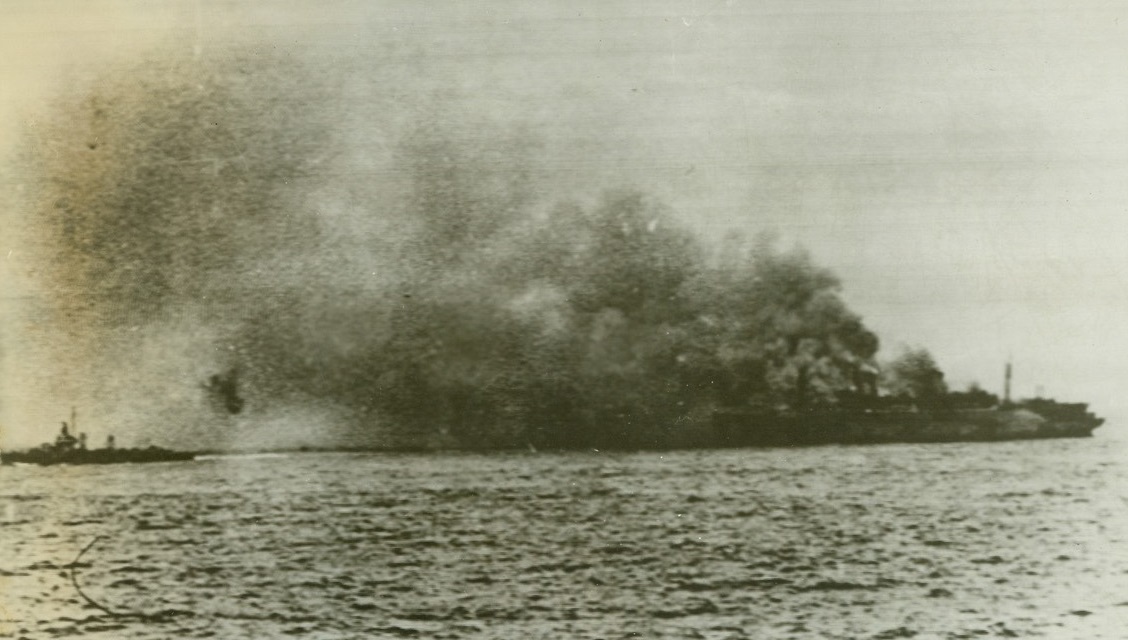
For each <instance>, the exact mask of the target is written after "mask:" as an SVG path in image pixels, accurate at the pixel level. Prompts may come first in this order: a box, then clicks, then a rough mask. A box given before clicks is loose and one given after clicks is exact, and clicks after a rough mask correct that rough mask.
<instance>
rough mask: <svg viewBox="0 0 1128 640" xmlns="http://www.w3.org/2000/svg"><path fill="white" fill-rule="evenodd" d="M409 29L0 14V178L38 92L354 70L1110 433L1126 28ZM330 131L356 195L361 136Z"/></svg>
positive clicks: (529, 21) (492, 23)
mask: <svg viewBox="0 0 1128 640" xmlns="http://www.w3.org/2000/svg"><path fill="white" fill-rule="evenodd" d="M435 5H437V3H419V2H328V3H325V2H317V3H314V2H309V3H298V2H260V1H253V2H252V1H250V0H228V1H219V0H215V1H200V2H179V3H151V2H141V1H121V2H107V1H103V0H98V1H93V2H85V1H83V2H79V1H58V0H57V1H54V2H51V1H46V2H45V1H42V0H37V1H34V2H33V1H30V0H29V1H26V2H20V1H12V0H3V1H2V2H0V15H2V16H3V17H2V18H0V151H4V152H7V151H9V150H10V148H11V143H12V141H13V140H14V139H15V136H16V135H17V134H18V132H19V131H20V130H21V129H22V128H25V127H34V126H36V119H37V117H40V115H41V113H42V104H43V101H45V100H48V99H49V98H50V96H51V95H52V94H53V92H55V91H57V90H59V88H60V87H61V86H65V84H66V83H69V82H71V81H72V80H73V79H74V78H76V77H84V74H89V73H90V72H91V71H92V70H96V69H98V68H99V66H100V65H101V64H103V63H104V61H107V60H111V59H121V58H128V57H129V56H131V55H141V54H142V52H144V51H145V50H146V49H147V48H149V47H152V46H155V45H157V44H160V45H162V46H174V47H181V48H184V49H186V50H197V51H199V50H203V49H206V48H209V47H214V46H222V44H223V42H224V41H226V40H228V39H232V38H236V37H245V36H246V35H247V34H252V35H253V36H254V37H255V38H258V39H260V41H261V42H262V43H263V46H270V47H273V48H276V49H281V50H286V49H288V48H295V49H297V48H301V49H302V50H303V51H310V52H313V53H311V54H309V55H313V56H314V57H315V58H316V60H315V62H314V63H315V64H321V65H325V68H326V69H327V70H328V69H333V70H335V71H336V72H342V71H341V70H342V69H344V70H346V71H347V73H356V74H364V73H365V67H364V65H357V64H356V63H355V61H356V60H367V61H373V60H380V61H381V62H380V64H382V65H387V66H391V67H401V68H402V69H405V70H408V71H405V72H406V73H411V74H413V75H416V76H420V77H422V78H424V79H426V78H433V79H434V83H435V88H436V90H437V91H439V90H442V89H443V86H444V85H451V84H454V85H455V87H454V88H455V89H456V90H457V91H459V92H461V93H462V94H463V95H465V96H471V98H470V99H471V100H472V101H473V103H474V109H475V110H476V111H478V112H483V113H490V114H493V117H494V118H495V119H497V120H500V121H505V120H507V119H510V118H512V119H515V120H520V121H523V122H531V123H534V124H536V125H537V128H538V130H537V131H535V133H536V135H538V136H541V137H542V138H543V139H544V141H545V142H544V149H545V153H544V157H543V159H542V160H541V162H542V163H543V165H544V170H546V171H548V172H551V173H553V174H556V175H557V176H559V180H558V184H561V185H565V186H567V185H568V183H569V180H571V181H572V182H574V183H575V185H574V186H575V190H576V191H577V192H580V195H581V197H586V196H587V195H590V194H594V193H595V192H597V190H598V188H601V187H604V186H613V185H616V184H621V183H627V184H633V185H635V186H638V187H639V188H642V189H645V190H647V191H651V192H654V193H656V194H657V195H659V196H660V197H661V198H662V199H664V200H665V201H666V202H668V203H669V204H670V205H672V206H673V207H674V208H675V209H676V210H677V211H678V212H679V214H680V215H681V216H682V217H684V218H685V219H687V220H688V221H689V222H690V223H691V224H692V225H693V226H694V227H696V228H698V229H700V230H701V231H702V232H703V233H707V234H713V235H720V234H721V233H723V232H724V231H725V230H727V229H730V228H733V227H736V228H743V229H749V230H752V231H760V230H775V231H776V232H778V233H779V234H780V235H781V236H782V237H783V238H784V239H785V241H787V242H792V241H794V242H798V243H800V244H802V245H804V246H806V247H807V248H808V249H810V251H811V253H812V254H813V255H814V257H815V259H816V261H817V262H819V263H821V264H824V265H826V266H828V267H830V268H832V269H833V270H834V271H835V272H836V273H838V274H839V275H840V276H841V278H842V280H843V283H844V287H845V297H846V299H847V300H848V301H849V302H850V304H851V305H852V306H853V307H854V308H855V309H856V310H857V311H858V312H860V313H861V314H862V315H863V316H864V318H865V320H866V322H867V323H868V324H869V325H870V326H871V327H872V328H873V329H874V330H876V331H877V332H878V334H879V335H880V336H881V337H882V339H883V344H884V345H885V346H886V352H889V351H890V350H893V349H895V347H896V346H897V345H898V344H901V343H909V344H914V345H923V346H927V347H928V348H930V349H931V350H932V352H933V353H934V354H935V356H936V357H937V359H938V360H939V362H940V363H941V365H942V366H943V367H944V369H945V370H946V371H947V372H948V377H949V380H950V381H951V382H952V383H953V384H954V385H956V386H962V385H963V384H966V383H967V382H969V381H972V380H978V381H980V382H981V383H983V384H984V386H986V387H987V388H989V389H993V390H996V391H998V390H1000V387H1001V377H1002V376H1001V373H1002V368H1003V363H1004V361H1005V360H1006V358H1007V357H1008V354H1010V355H1011V356H1012V357H1013V360H1014V363H1015V367H1016V383H1015V387H1016V390H1017V392H1018V394H1019V395H1032V394H1033V393H1034V392H1035V389H1036V386H1037V385H1041V386H1043V387H1044V389H1045V392H1046V393H1047V394H1049V395H1054V396H1057V397H1059V398H1063V399H1077V400H1088V401H1090V402H1092V403H1093V404H1094V405H1095V408H1096V409H1097V410H1098V411H1100V412H1101V413H1104V414H1110V413H1112V414H1115V413H1117V412H1120V413H1121V414H1123V415H1128V403H1125V402H1124V401H1123V400H1121V399H1120V396H1121V393H1119V392H1120V391H1121V389H1122V388H1123V387H1124V385H1125V384H1128V363H1126V360H1128V358H1126V357H1125V356H1126V355H1128V333H1126V332H1124V331H1122V330H1121V323H1122V322H1124V321H1126V320H1128V275H1126V274H1128V251H1125V249H1124V246H1125V243H1126V240H1128V180H1126V177H1128V65H1125V60H1128V3H1126V2H1123V1H1120V2H1116V1H1111V0H1109V1H1100V0H1094V1H1085V0H1081V1H1077V0H1071V1H1066V0H1061V1H1055V2H992V1H980V0H976V1H974V2H946V3H936V2H924V1H919V2H913V1H906V2H888V1H885V0H873V1H849V2H848V1H845V0H840V1H835V0H816V1H808V2H794V1H765V2H741V1H737V0H724V1H721V2H596V3H564V2H560V3H548V2H523V3H515V2H514V3H507V2H488V1H481V2H467V3H460V4H457V5H451V6H447V7H440V6H435ZM424 7H425V8H424ZM388 52H391V53H388ZM391 77H394V74H393V76H391ZM389 91H394V87H389ZM353 97H354V98H355V97H356V96H353ZM348 99H350V98H349V96H348V95H347V94H345V95H343V96H342V100H348ZM350 126H352V125H350ZM355 126H356V129H357V130H356V132H355V136H353V139H354V142H353V145H352V147H351V149H350V150H349V153H348V154H347V155H346V157H345V158H344V160H342V162H345V163H351V164H352V169H351V170H354V171H363V170H365V168H366V167H367V166H368V165H367V164H366V158H367V157H368V155H369V153H368V152H369V151H373V150H372V149H369V148H367V147H366V145H375V144H378V137H377V136H374V135H371V133H370V132H367V131H365V129H364V125H363V123H356V124H355ZM0 162H3V164H0V169H3V174H2V176H3V177H2V178H0V180H3V184H4V188H6V189H10V188H14V183H16V182H18V179H17V178H16V177H13V176H16V174H17V173H18V171H17V169H18V168H17V167H14V166H12V164H11V160H9V159H8V158H6V157H5V158H4V159H3V160H2V161H0ZM10 244H11V243H10V242H8V241H7V240H6V239H5V238H4V236H3V233H2V232H0V245H3V246H0V260H3V261H5V263H6V264H5V266H6V268H7V269H8V271H0V276H5V277H6V279H5V281H4V285H5V286H6V287H7V289H8V292H9V293H8V295H7V296H6V300H5V301H4V302H5V303H8V304H10V303H11V302H12V297H13V296H14V295H16V294H13V293H11V292H13V291H16V287H17V284H18V283H17V282H16V281H15V279H14V276H12V273H15V272H17V271H19V269H20V268H21V265H20V255H21V253H20V252H21V247H19V246H9V245H10ZM11 340H15V341H17V342H18V340H19V336H18V335H17V336H14V337H12V336H10V337H9V341H11ZM8 350H9V351H13V347H12V346H11V342H9V347H8ZM24 366H29V365H28V363H20V362H19V361H18V359H15V358H7V359H6V361H5V363H4V367H5V370H4V371H3V372H2V374H3V377H0V379H9V380H10V379H11V378H10V377H11V376H19V375H20V368H21V367H24Z"/></svg>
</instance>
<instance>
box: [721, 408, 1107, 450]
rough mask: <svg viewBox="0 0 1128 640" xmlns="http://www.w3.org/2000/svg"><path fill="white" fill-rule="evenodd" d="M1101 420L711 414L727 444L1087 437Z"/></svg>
mask: <svg viewBox="0 0 1128 640" xmlns="http://www.w3.org/2000/svg"><path fill="white" fill-rule="evenodd" d="M1081 407H1083V405H1081ZM1047 413H1048V414H1049V415H1047ZM1103 423H1104V419H1102V418H1098V417H1096V416H1094V415H1093V414H1091V413H1088V412H1087V411H1084V409H1083V408H1081V409H1076V408H1074V409H1069V410H1061V411H1057V412H1056V413H1055V412H1054V411H1049V412H1038V411H1035V410H1033V409H1030V408H1006V409H981V410H963V411H950V412H913V411H873V412H857V413H852V412H835V411H825V412H810V413H790V414H772V415H769V414H763V413H749V412H742V411H718V412H716V413H714V414H713V429H714V433H715V437H716V439H717V440H718V441H719V442H720V443H721V444H723V445H724V446H735V447H741V446H798V445H817V444H878V443H894V442H903V443H928V442H995V441H1006V440H1038V439H1044V438H1085V437H1089V436H1092V434H1093V431H1094V430H1095V429H1096V428H1097V427H1099V426H1100V425H1101V424H1103Z"/></svg>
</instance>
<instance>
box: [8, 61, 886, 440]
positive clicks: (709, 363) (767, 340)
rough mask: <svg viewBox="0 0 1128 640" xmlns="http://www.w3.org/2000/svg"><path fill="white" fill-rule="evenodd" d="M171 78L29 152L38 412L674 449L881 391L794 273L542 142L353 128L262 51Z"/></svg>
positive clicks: (446, 99) (190, 432) (764, 245)
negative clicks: (751, 411)
mask: <svg viewBox="0 0 1128 640" xmlns="http://www.w3.org/2000/svg"><path fill="white" fill-rule="evenodd" d="M155 60H156V61H149V62H146V63H144V64H138V65H134V66H132V67H131V68H128V69H127V70H123V69H114V70H112V71H111V72H107V73H105V74H103V75H101V76H99V77H98V78H97V79H96V80H95V81H93V82H91V83H89V84H84V85H82V86H81V87H79V88H77V89H76V90H75V91H74V92H72V93H71V94H69V95H66V96H62V97H60V99H59V100H58V101H57V103H56V106H55V110H54V112H53V113H52V114H51V115H50V117H49V118H47V121H46V124H45V125H44V126H43V127H41V128H39V129H37V130H36V131H34V132H30V133H29V136H28V141H27V145H26V158H25V162H24V166H25V167H26V173H27V176H28V180H27V188H26V190H25V193H24V196H23V199H22V201H21V202H20V206H19V207H18V211H19V212H20V213H19V216H18V226H19V227H20V229H21V230H22V232H23V234H24V235H25V236H26V237H27V239H28V243H29V246H31V247H33V256H34V261H33V264H32V267H33V272H32V273H31V277H32V279H33V281H34V283H35V290H36V291H37V292H39V293H38V294H37V295H36V296H34V297H33V298H32V299H31V300H30V301H29V302H27V304H28V305H29V306H30V307H33V309H31V310H30V311H28V312H27V314H26V315H28V317H34V318H35V319H36V320H35V325H36V326H38V327H40V328H41V333H40V334H34V335H33V334H32V333H30V332H24V333H21V334H20V340H30V341H32V342H35V343H36V344H37V345H38V346H37V347H36V362H37V363H38V365H39V366H38V368H37V369H36V370H35V371H34V373H33V374H31V375H30V376H29V378H28V380H27V382H26V383H25V384H26V389H25V390H27V391H28V392H29V394H30V393H34V395H35V397H41V398H51V399H55V400H63V401H64V402H68V401H69V402H75V403H77V404H79V405H80V406H82V407H89V408H90V411H91V412H93V413H94V414H95V415H97V416H100V417H101V420H102V422H104V423H107V424H113V425H115V428H118V429H120V430H122V431H123V432H124V433H126V434H127V435H132V436H133V437H134V438H135V439H136V438H142V437H144V436H148V437H150V438H152V439H154V440H159V441H161V442H168V443H173V444H180V445H185V444H190V445H192V446H208V447H212V446H215V447H222V446H246V445H249V444H269V445H296V444H311V445H337V446H339V445H350V444H351V445H357V446H385V447H407V446H460V447H511V446H526V445H533V446H537V447H589V446H595V447H654V446H659V447H660V446H675V445H683V444H694V443H695V442H701V441H703V439H705V438H706V437H707V436H706V435H704V432H705V430H706V428H707V422H708V421H707V416H708V415H709V414H710V412H711V411H712V410H714V409H717V408H747V407H751V406H770V407H780V406H788V407H793V408H795V407H809V406H816V405H820V404H832V403H834V402H835V401H836V398H837V397H838V396H839V395H840V394H841V393H844V392H850V391H851V390H854V389H856V388H857V385H858V381H857V380H858V374H859V372H860V371H862V370H864V369H866V368H867V367H869V366H870V365H872V359H873V356H874V353H875V352H876V350H877V340H876V338H875V337H874V335H873V334H872V333H871V332H869V331H868V330H867V329H866V328H865V327H864V325H863V324H862V322H861V320H860V319H859V318H858V317H857V315H856V314H854V313H852V312H851V311H850V310H849V309H848V308H846V306H845V304H844V303H843V302H842V300H841V299H840V297H839V296H838V294H837V291H838V282H837V280H836V279H835V278H834V277H833V275H832V274H830V273H829V272H827V271H826V270H824V269H821V268H819V267H818V266H816V265H815V264H813V263H812V261H811V260H810V258H809V257H808V256H806V255H805V254H804V253H802V252H799V251H784V252H781V251H779V250H777V249H776V248H775V247H774V246H773V244H772V243H771V242H770V241H768V240H765V239H762V238H761V239H756V240H754V241H746V240H744V239H741V238H738V237H732V238H729V239H728V240H727V241H726V242H725V243H724V244H723V245H721V246H714V245H711V244H708V243H705V242H703V241H702V240H700V239H699V238H698V237H696V236H695V235H694V234H693V233H691V232H690V231H689V230H688V229H687V228H686V227H685V226H684V225H683V224H681V223H680V221H679V217H678V215H677V213H676V212H674V211H671V210H670V209H669V208H668V207H666V206H665V205H663V204H662V203H661V202H659V201H657V199H656V198H654V197H652V196H650V195H648V194H646V193H644V192H641V191H639V190H636V189H629V188H624V189H618V190H610V191H606V190H601V189H596V190H595V193H591V192H580V193H575V194H573V195H571V196H568V195H567V194H562V193H560V191H561V189H560V187H559V183H557V182H556V181H554V180H553V177H552V175H550V172H547V171H545V170H544V169H543V166H542V163H541V159H542V158H543V156H544V154H546V153H550V149H549V147H550V146H551V145H547V144H546V143H545V141H544V139H543V138H541V137H540V136H538V133H537V123H536V122H532V121H527V120H524V119H522V118H521V117H519V116H518V115H514V116H513V117H507V118H506V119H504V120H502V121H498V119H497V118H491V117H486V116H483V115H482V114H481V113H480V112H476V111H475V110H474V109H471V108H466V109H463V108H462V107H464V106H466V105H464V104H462V103H460V102H459V99H458V97H457V96H454V97H451V96H450V95H436V94H435V93H433V92H432V91H430V89H429V88H426V87H422V88H419V90H418V91H416V92H415V93H411V89H410V88H409V89H403V88H399V89H397V92H398V93H396V94H395V95H394V96H390V95H383V96H381V95H379V93H380V91H379V89H380V87H379V83H376V85H377V88H376V89H373V88H372V87H371V86H370V87H369V88H367V89H364V90H362V91H361V93H363V94H364V95H365V96H367V97H368V98H371V100H370V101H368V102H366V103H365V104H364V105H363V106H362V108H357V107H356V105H357V100H356V99H355V95H353V94H354V93H355V92H357V91H358V89H357V88H356V87H355V86H351V85H350V84H349V82H348V81H346V79H347V77H348V76H347V75H346V74H325V73H320V72H319V70H318V69H312V68H308V67H306V66H305V65H304V64H303V62H302V61H301V60H300V59H297V58H291V57H287V56H285V55H283V54H276V53H274V54H264V53H263V52H262V51H260V50H254V49H248V50H246V51H243V52H242V53H239V52H235V53H231V52H226V53H225V54H224V55H223V56H222V57H217V58H215V59H207V58H203V59H200V58H198V57H195V58H190V59H189V58H178V57H176V56H172V55H169V56H160V57H157V58H155ZM377 75H378V73H377ZM405 92H407V93H405ZM350 96H351V97H350ZM393 98H394V99H393ZM358 138H359V140H358ZM574 181H575V176H570V177H569V182H574ZM37 335H39V336H41V337H38V338H37V337H36V336H37ZM37 340H38V342H36V341H37Z"/></svg>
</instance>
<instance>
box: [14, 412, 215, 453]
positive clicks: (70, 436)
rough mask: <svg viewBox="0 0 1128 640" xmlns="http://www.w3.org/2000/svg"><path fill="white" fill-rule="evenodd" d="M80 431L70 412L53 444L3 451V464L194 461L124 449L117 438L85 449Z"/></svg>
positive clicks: (148, 450) (151, 449) (146, 450)
mask: <svg viewBox="0 0 1128 640" xmlns="http://www.w3.org/2000/svg"><path fill="white" fill-rule="evenodd" d="M76 431H77V416H76V414H75V411H74V409H71V419H70V424H69V425H68V424H67V423H66V422H63V426H62V429H60V431H59V435H58V436H56V438H55V441H54V442H47V443H44V444H41V445H39V446H38V447H36V448H34V449H28V450H25V451H0V464H6V465H10V464H37V465H41V466H48V465H56V464H120V463H126V462H134V463H138V462H172V461H177V460H192V459H193V458H195V457H196V453H195V452H192V451H172V450H169V449H162V448H160V447H145V448H143V449H121V448H118V447H117V446H116V443H115V442H114V437H113V436H112V435H111V436H107V437H106V446H105V447H103V448H101V449H90V448H87V446H86V434H85V433H82V432H78V435H77V436H76V435H74V434H75V432H76Z"/></svg>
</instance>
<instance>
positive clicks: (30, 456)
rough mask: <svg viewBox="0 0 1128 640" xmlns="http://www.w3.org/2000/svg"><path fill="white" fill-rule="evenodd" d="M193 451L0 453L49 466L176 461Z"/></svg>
mask: <svg viewBox="0 0 1128 640" xmlns="http://www.w3.org/2000/svg"><path fill="white" fill-rule="evenodd" d="M195 457H196V453H195V452H192V451H170V450H168V449H161V448H158V447H149V448H147V449H80V450H73V451H66V452H59V451H53V450H50V449H32V450H30V451H13V452H4V453H0V463H3V464H36V465H40V466H50V465H58V464H70V465H76V464H127V463H134V464H136V463H148V462H176V461H185V460H192V459H194V458H195Z"/></svg>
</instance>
